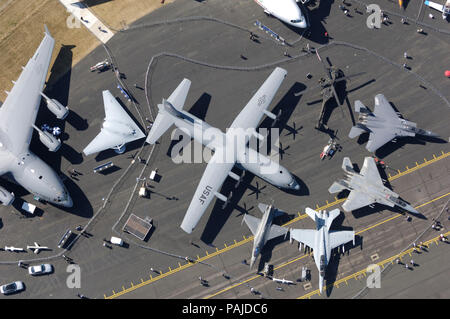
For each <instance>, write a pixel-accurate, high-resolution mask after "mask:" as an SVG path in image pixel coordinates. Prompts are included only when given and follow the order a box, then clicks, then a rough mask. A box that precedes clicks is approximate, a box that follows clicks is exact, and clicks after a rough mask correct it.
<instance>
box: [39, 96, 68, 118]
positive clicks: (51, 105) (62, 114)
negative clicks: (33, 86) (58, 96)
mask: <svg viewBox="0 0 450 319" xmlns="http://www.w3.org/2000/svg"><path fill="white" fill-rule="evenodd" d="M41 95H42V96H43V97H44V98H45V100H46V102H47V108H48V109H49V110H50V112H52V113H53V114H55V116H56V118H58V119H59V120H64V119H65V118H66V117H67V115H68V114H69V108H68V107H67V106H63V105H62V104H61V103H59V102H58V101H57V100H55V99H51V98H49V97H48V96H47V95H45V94H44V93H41Z"/></svg>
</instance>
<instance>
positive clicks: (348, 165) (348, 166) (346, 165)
mask: <svg viewBox="0 0 450 319" xmlns="http://www.w3.org/2000/svg"><path fill="white" fill-rule="evenodd" d="M342 169H343V170H344V171H346V172H352V173H354V172H355V170H354V169H353V164H352V161H351V160H350V157H344V160H343V161H342Z"/></svg>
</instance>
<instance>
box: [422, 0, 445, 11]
mask: <svg viewBox="0 0 450 319" xmlns="http://www.w3.org/2000/svg"><path fill="white" fill-rule="evenodd" d="M425 5H426V6H429V7H430V8H433V9H436V10H439V11H441V12H444V5H442V4H439V3H436V2H432V1H425Z"/></svg>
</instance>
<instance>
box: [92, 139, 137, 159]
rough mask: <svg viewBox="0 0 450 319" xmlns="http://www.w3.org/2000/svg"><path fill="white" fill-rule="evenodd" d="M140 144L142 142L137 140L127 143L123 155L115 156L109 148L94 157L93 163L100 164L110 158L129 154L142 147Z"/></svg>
mask: <svg viewBox="0 0 450 319" xmlns="http://www.w3.org/2000/svg"><path fill="white" fill-rule="evenodd" d="M99 133H100V132H99ZM142 142H143V139H139V140H136V141H133V142H130V143H127V145H126V150H125V152H124V153H123V154H117V153H116V152H115V151H114V150H113V149H111V148H109V149H107V150H104V151H101V152H99V153H98V154H97V155H96V156H95V161H97V162H101V161H104V160H107V159H111V158H113V157H116V156H120V155H124V154H127V153H130V152H132V151H134V150H136V149H138V148H140V147H141V146H142Z"/></svg>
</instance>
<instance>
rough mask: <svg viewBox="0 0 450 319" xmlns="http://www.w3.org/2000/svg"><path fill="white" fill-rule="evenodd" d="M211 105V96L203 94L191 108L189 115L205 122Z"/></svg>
mask: <svg viewBox="0 0 450 319" xmlns="http://www.w3.org/2000/svg"><path fill="white" fill-rule="evenodd" d="M210 103H211V95H209V94H208V93H203V94H202V95H201V96H200V97H199V98H198V100H197V101H196V102H195V103H194V104H193V105H192V106H191V108H190V109H189V111H188V112H189V113H190V114H192V115H194V116H196V117H198V118H199V119H200V120H202V121H204V120H205V117H206V113H207V112H208V108H209V105H210Z"/></svg>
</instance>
